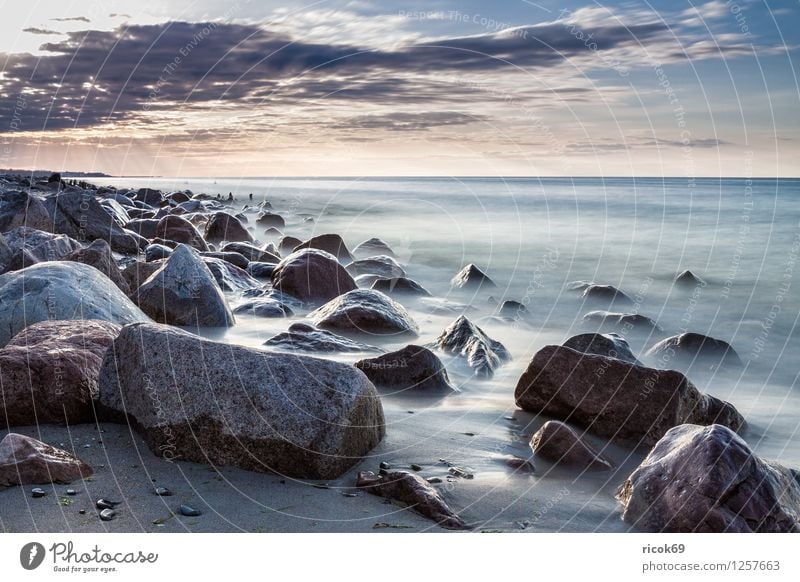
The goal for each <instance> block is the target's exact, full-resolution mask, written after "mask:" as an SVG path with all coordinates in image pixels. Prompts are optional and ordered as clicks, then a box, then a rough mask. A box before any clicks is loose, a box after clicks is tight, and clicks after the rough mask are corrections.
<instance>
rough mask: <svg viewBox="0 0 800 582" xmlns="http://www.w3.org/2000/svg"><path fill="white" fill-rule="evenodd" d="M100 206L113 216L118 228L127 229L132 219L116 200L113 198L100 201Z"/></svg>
mask: <svg viewBox="0 0 800 582" xmlns="http://www.w3.org/2000/svg"><path fill="white" fill-rule="evenodd" d="M100 206H102V207H103V209H104V210H105V211H106V212H108V213H109V214H110V215H111V218H113V219H114V222H116V223H117V226H119V227H120V228H126V225H127V224H128V222H129V221H130V219H131V217H130V215H129V214H128V211H127V210H125V208H124V207H123V206H122V205H121V204H120V203H119V202H117V201H116V200H112V199H111V198H103V199H102V200H100Z"/></svg>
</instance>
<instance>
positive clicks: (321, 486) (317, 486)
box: [312, 483, 331, 489]
mask: <svg viewBox="0 0 800 582" xmlns="http://www.w3.org/2000/svg"><path fill="white" fill-rule="evenodd" d="M312 487H314V488H315V489H330V488H331V486H330V485H328V484H327V483H314V484H313V485H312Z"/></svg>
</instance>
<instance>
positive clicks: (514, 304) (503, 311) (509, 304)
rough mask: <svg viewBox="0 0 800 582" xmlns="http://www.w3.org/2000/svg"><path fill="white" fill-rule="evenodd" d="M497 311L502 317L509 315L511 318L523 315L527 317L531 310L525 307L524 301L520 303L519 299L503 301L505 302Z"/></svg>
mask: <svg viewBox="0 0 800 582" xmlns="http://www.w3.org/2000/svg"><path fill="white" fill-rule="evenodd" d="M497 313H498V314H499V315H500V316H501V317H508V318H510V319H521V318H523V317H527V316H528V314H529V312H528V308H527V307H525V304H524V303H520V302H519V301H513V300H510V299H509V300H508V301H503V304H502V305H500V309H498V310H497Z"/></svg>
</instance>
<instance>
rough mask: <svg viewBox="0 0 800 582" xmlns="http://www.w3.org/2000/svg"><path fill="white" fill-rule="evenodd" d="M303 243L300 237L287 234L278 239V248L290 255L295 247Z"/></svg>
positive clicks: (284, 253) (282, 252) (283, 253)
mask: <svg viewBox="0 0 800 582" xmlns="http://www.w3.org/2000/svg"><path fill="white" fill-rule="evenodd" d="M301 244H303V241H301V240H300V239H299V238H297V237H294V236H285V237H283V238H282V239H281V240H280V241H278V250H279V251H280V252H281V254H282V255H290V254H292V252H293V251H294V249H295V247H297V246H298V245H301Z"/></svg>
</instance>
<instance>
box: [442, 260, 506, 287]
mask: <svg viewBox="0 0 800 582" xmlns="http://www.w3.org/2000/svg"><path fill="white" fill-rule="evenodd" d="M450 285H451V286H453V287H455V288H457V289H468V290H473V291H475V290H478V289H484V290H485V289H493V288H495V287H497V285H495V283H494V281H492V280H491V279H490V278H489V276H488V275H486V273H484V272H483V271H481V270H480V269H479V268H478V267H476V266H475V265H473V264H472V263H470V264H469V265H467V266H466V267H464V268H463V269H461V270H460V271H459V272H458V273H457V274H456V276H455V277H453V278H452V279H451V280H450Z"/></svg>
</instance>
